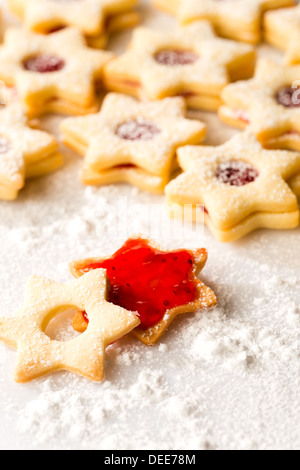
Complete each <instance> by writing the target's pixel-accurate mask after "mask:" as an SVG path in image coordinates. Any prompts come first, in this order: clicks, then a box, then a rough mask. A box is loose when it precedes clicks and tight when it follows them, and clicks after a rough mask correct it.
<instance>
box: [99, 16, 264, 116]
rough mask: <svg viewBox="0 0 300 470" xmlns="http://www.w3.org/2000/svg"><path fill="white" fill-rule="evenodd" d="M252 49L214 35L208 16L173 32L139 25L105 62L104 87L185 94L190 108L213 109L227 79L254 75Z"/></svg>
mask: <svg viewBox="0 0 300 470" xmlns="http://www.w3.org/2000/svg"><path fill="white" fill-rule="evenodd" d="M254 62H255V52H254V50H253V48H252V47H251V46H249V45H247V44H241V43H237V42H234V41H229V40H226V39H220V38H217V37H216V36H215V34H214V32H213V30H212V27H211V26H210V24H209V23H208V22H207V21H198V22H195V23H193V24H192V25H188V26H183V27H178V28H177V29H175V30H174V31H172V32H166V31H163V32H162V31H161V32H160V31H155V30H152V29H148V28H137V29H136V30H135V31H134V33H133V37H132V41H131V44H130V47H129V48H128V50H127V52H125V54H123V55H122V56H120V57H118V58H116V59H114V60H112V61H111V62H110V63H108V64H107V66H106V67H105V84H106V86H107V87H108V89H110V90H113V91H119V92H122V93H128V94H131V95H133V96H135V97H139V98H142V99H143V98H145V99H150V100H157V99H162V98H166V97H170V96H183V97H184V98H185V99H186V102H187V104H188V106H189V107H192V108H195V109H206V110H216V109H218V107H219V105H220V103H221V101H220V94H221V91H222V90H223V88H224V87H225V86H226V85H227V84H228V83H230V82H232V81H235V80H238V79H246V78H249V77H251V76H252V74H253V68H254Z"/></svg>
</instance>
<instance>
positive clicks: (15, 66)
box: [0, 28, 113, 116]
mask: <svg viewBox="0 0 300 470" xmlns="http://www.w3.org/2000/svg"><path fill="white" fill-rule="evenodd" d="M112 56H113V55H112V53H110V52H105V51H98V50H97V51H96V50H93V49H90V48H88V47H87V46H86V43H85V40H84V38H83V36H82V34H81V33H80V32H79V31H78V30H77V29H75V28H67V29H64V30H62V31H59V32H57V33H55V34H52V35H50V36H44V35H41V34H35V33H31V32H28V31H25V30H24V29H15V28H12V29H9V30H7V32H6V34H5V40H4V45H3V46H1V47H0V80H2V81H3V82H4V83H5V84H6V85H8V86H15V87H16V88H17V91H18V94H19V96H20V100H21V102H22V104H23V106H24V108H25V110H26V112H27V113H28V114H29V115H30V116H38V115H42V114H45V113H48V112H57V113H65V114H72V115H73V114H87V113H89V112H93V111H94V112H95V111H96V110H97V109H98V108H99V105H98V99H97V94H96V91H97V86H98V85H99V84H100V83H101V80H102V74H103V67H104V64H105V63H107V61H109V60H110V59H111V58H112Z"/></svg>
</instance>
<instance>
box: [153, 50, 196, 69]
mask: <svg viewBox="0 0 300 470" xmlns="http://www.w3.org/2000/svg"><path fill="white" fill-rule="evenodd" d="M154 59H155V60H156V62H158V63H159V64H161V65H168V66H172V65H192V64H194V63H195V62H196V61H197V60H198V59H199V56H198V55H197V54H195V53H194V52H191V51H179V50H178V51H176V50H164V51H160V52H157V54H155V56H154Z"/></svg>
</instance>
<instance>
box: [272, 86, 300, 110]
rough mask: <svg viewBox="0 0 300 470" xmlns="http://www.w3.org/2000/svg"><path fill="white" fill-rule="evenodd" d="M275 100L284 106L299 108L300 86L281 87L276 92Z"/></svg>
mask: <svg viewBox="0 0 300 470" xmlns="http://www.w3.org/2000/svg"><path fill="white" fill-rule="evenodd" d="M276 100H277V102H278V104H281V106H284V107H285V108H299V107H300V88H299V87H297V88H293V87H289V86H286V87H282V88H280V89H279V90H278V91H277V93H276Z"/></svg>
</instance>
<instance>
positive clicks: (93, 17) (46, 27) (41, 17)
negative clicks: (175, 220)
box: [8, 0, 140, 48]
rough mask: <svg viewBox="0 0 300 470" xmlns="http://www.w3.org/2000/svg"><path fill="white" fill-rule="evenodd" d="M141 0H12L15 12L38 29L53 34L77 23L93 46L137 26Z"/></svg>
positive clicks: (103, 43) (103, 45) (89, 43)
mask: <svg viewBox="0 0 300 470" xmlns="http://www.w3.org/2000/svg"><path fill="white" fill-rule="evenodd" d="M137 4H138V0H81V1H80V2H76V1H71V2H70V1H69V2H63V4H62V2H53V0H39V1H36V0H8V5H9V7H10V9H11V11H12V12H14V13H15V14H16V15H18V16H19V17H20V18H22V20H23V21H24V24H25V25H26V27H27V28H28V29H29V30H31V31H34V32H36V33H42V34H49V33H52V32H54V31H57V30H59V29H61V28H64V27H68V26H75V27H77V28H78V29H79V30H80V31H82V33H83V34H84V35H85V38H86V41H87V43H88V45H89V46H90V47H95V48H102V47H105V46H106V43H107V41H108V38H109V36H110V35H111V34H112V33H115V32H117V31H121V30H123V29H126V28H131V27H133V26H135V25H136V24H137V23H138V22H139V20H140V15H139V13H138V11H137Z"/></svg>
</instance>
